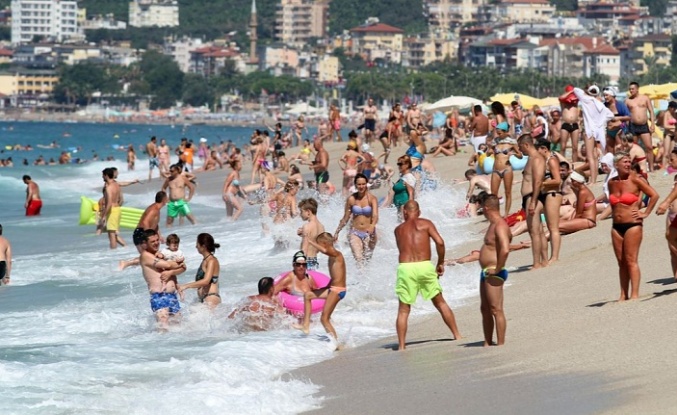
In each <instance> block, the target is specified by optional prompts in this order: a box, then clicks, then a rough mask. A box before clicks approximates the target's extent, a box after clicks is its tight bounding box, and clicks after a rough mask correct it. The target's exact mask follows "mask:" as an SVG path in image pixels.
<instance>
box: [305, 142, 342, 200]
mask: <svg viewBox="0 0 677 415" xmlns="http://www.w3.org/2000/svg"><path fill="white" fill-rule="evenodd" d="M339 141H340V140H339ZM314 147H315V151H316V152H317V153H316V154H315V160H314V161H313V164H311V165H310V169H311V170H312V171H314V172H315V185H316V186H317V188H318V190H319V192H320V193H322V194H325V193H327V182H328V181H329V171H327V167H328V166H329V153H327V150H325V149H324V146H323V145H322V140H315V143H314Z"/></svg>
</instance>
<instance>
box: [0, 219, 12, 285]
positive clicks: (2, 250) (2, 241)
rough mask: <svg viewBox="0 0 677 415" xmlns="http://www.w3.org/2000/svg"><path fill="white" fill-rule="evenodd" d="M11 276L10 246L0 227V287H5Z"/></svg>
mask: <svg viewBox="0 0 677 415" xmlns="http://www.w3.org/2000/svg"><path fill="white" fill-rule="evenodd" d="M11 274H12V245H10V243H9V241H8V240H7V239H6V238H5V237H4V236H2V225H0V285H3V284H4V285H7V284H9V281H10V278H9V277H10V275H11Z"/></svg>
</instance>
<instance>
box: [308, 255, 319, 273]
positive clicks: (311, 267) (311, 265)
mask: <svg viewBox="0 0 677 415" xmlns="http://www.w3.org/2000/svg"><path fill="white" fill-rule="evenodd" d="M306 264H308V271H315V270H316V269H318V268H320V263H319V262H317V257H316V256H313V257H307V258H306Z"/></svg>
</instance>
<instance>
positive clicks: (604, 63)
mask: <svg viewBox="0 0 677 415" xmlns="http://www.w3.org/2000/svg"><path fill="white" fill-rule="evenodd" d="M583 74H584V75H585V77H588V78H589V77H592V76H593V75H595V74H600V75H606V76H608V77H609V80H610V81H611V82H612V83H615V82H618V80H619V79H620V77H621V52H620V51H619V50H618V49H616V48H615V47H613V46H611V45H609V44H606V43H605V44H602V45H598V46H597V47H596V48H593V49H591V50H586V51H585V52H583Z"/></svg>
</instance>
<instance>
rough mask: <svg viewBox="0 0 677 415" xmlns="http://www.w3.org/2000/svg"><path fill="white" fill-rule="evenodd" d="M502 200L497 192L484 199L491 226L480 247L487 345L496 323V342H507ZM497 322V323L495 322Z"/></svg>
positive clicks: (506, 232) (505, 233)
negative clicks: (504, 303)
mask: <svg viewBox="0 0 677 415" xmlns="http://www.w3.org/2000/svg"><path fill="white" fill-rule="evenodd" d="M499 209H500V203H499V200H498V197H497V196H496V195H489V196H487V198H486V199H484V202H483V203H482V210H483V211H484V216H485V217H486V218H487V220H488V221H489V229H487V233H486V235H485V236H484V245H482V249H480V259H479V261H480V267H481V268H482V272H481V273H480V302H481V306H480V310H481V311H482V327H483V329H484V347H487V346H491V345H493V344H494V343H493V341H492V337H493V335H494V325H495V326H496V340H497V343H496V344H497V345H498V346H502V345H503V344H505V329H506V320H505V314H504V313H503V284H504V283H505V281H506V280H507V279H508V271H506V270H505V262H506V261H507V260H508V252H510V240H511V239H512V236H511V235H510V227H509V226H508V224H507V223H506V222H505V220H504V219H503V218H502V217H501V212H500V210H499ZM494 323H495V324H494Z"/></svg>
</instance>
